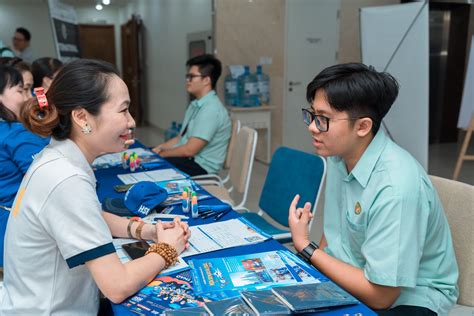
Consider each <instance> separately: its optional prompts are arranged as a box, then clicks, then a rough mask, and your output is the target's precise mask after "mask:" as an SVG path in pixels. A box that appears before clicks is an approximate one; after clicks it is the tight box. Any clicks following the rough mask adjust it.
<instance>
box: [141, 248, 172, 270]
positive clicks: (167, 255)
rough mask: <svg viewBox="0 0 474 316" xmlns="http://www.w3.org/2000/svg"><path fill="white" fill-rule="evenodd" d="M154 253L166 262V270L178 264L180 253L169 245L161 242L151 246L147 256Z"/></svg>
mask: <svg viewBox="0 0 474 316" xmlns="http://www.w3.org/2000/svg"><path fill="white" fill-rule="evenodd" d="M152 252H154V253H156V254H158V255H160V256H161V257H162V258H163V259H164V260H165V269H168V268H169V267H170V266H172V265H174V264H175V263H176V262H178V252H177V251H176V249H174V248H173V247H172V246H170V245H169V244H167V243H164V242H160V243H157V244H153V245H151V246H150V247H149V248H148V250H147V252H146V253H145V255H147V254H150V253H152Z"/></svg>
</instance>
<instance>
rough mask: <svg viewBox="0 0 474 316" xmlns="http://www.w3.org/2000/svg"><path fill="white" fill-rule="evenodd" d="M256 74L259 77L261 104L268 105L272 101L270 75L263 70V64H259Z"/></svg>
mask: <svg viewBox="0 0 474 316" xmlns="http://www.w3.org/2000/svg"><path fill="white" fill-rule="evenodd" d="M255 76H256V77H257V86H258V98H259V100H260V104H267V105H268V104H269V103H270V77H269V76H268V75H267V74H265V73H263V72H262V65H257V72H256V73H255Z"/></svg>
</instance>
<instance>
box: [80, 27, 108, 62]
mask: <svg viewBox="0 0 474 316" xmlns="http://www.w3.org/2000/svg"><path fill="white" fill-rule="evenodd" d="M79 42H80V44H81V57H82V58H93V59H101V60H105V61H107V62H109V63H111V64H113V65H114V66H117V63H116V59H115V35H114V26H113V25H96V24H79Z"/></svg>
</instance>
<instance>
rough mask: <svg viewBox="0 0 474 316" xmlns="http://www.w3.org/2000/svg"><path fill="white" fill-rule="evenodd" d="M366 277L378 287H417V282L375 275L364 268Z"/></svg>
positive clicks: (405, 278)
mask: <svg viewBox="0 0 474 316" xmlns="http://www.w3.org/2000/svg"><path fill="white" fill-rule="evenodd" d="M364 275H365V278H366V279H367V280H369V281H370V282H372V283H374V284H378V285H384V286H403V287H416V280H413V279H410V278H407V277H402V276H397V277H393V276H390V275H384V274H380V273H375V272H373V271H371V269H369V268H367V267H366V268H364Z"/></svg>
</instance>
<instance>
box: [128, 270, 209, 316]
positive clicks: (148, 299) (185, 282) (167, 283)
mask: <svg viewBox="0 0 474 316" xmlns="http://www.w3.org/2000/svg"><path fill="white" fill-rule="evenodd" d="M210 301H211V300H210V299H208V298H206V297H203V296H201V295H196V294H195V293H194V291H193V288H192V277H191V274H190V272H189V271H184V272H181V273H179V274H178V275H175V276H158V277H157V278H155V279H154V280H153V281H151V282H150V283H149V284H148V285H147V286H145V287H144V288H143V289H141V290H140V291H139V292H138V293H136V294H135V295H133V296H131V297H129V298H128V299H126V300H125V301H124V302H122V303H121V305H122V306H124V307H126V308H127V309H128V310H129V311H130V312H132V313H133V314H138V315H159V314H160V313H161V312H163V311H164V310H179V309H182V308H186V307H203V306H204V303H205V302H210Z"/></svg>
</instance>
